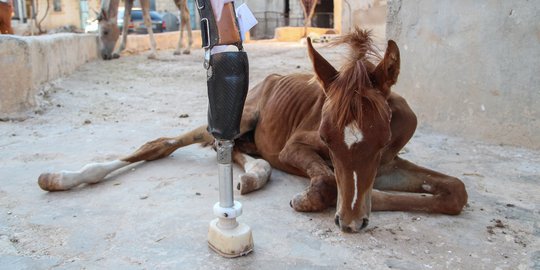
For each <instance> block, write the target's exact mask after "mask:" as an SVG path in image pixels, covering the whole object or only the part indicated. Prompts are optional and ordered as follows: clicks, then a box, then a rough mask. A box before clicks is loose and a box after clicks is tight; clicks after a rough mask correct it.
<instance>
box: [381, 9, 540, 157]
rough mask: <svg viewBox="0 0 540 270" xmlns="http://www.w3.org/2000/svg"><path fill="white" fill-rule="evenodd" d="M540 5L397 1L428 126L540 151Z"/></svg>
mask: <svg viewBox="0 0 540 270" xmlns="http://www.w3.org/2000/svg"><path fill="white" fill-rule="evenodd" d="M539 14H540V1H505V0H493V1H466V0H441V1H431V0H416V1H405V0H391V1H390V0H389V1H388V15H387V27H386V34H387V38H388V39H394V40H396V41H397V43H398V45H399V47H400V49H401V61H402V62H401V75H400V77H399V81H398V84H397V85H396V87H395V88H394V90H395V91H397V92H399V93H401V94H402V95H403V96H405V97H406V98H407V99H408V101H409V103H410V105H411V106H412V108H413V109H414V110H415V111H416V112H417V114H418V116H419V122H420V125H421V126H423V127H427V128H433V129H434V130H437V131H441V132H448V133H451V134H454V135H458V136H464V137H468V138H474V139H481V140H485V141H489V142H492V143H497V144H510V145H518V146H524V147H530V148H534V149H540V121H539V118H540V75H539V74H540V24H539V18H540V17H539V16H540V15H539Z"/></svg>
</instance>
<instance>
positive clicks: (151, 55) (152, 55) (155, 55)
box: [148, 53, 157, 60]
mask: <svg viewBox="0 0 540 270" xmlns="http://www.w3.org/2000/svg"><path fill="white" fill-rule="evenodd" d="M148 59H152V60H155V59H157V54H155V53H151V54H149V55H148Z"/></svg>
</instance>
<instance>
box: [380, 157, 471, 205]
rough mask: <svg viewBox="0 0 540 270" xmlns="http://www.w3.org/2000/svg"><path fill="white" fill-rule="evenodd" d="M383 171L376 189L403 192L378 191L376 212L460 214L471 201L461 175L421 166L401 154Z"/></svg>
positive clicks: (382, 169)
mask: <svg viewBox="0 0 540 270" xmlns="http://www.w3.org/2000/svg"><path fill="white" fill-rule="evenodd" d="M380 170H381V172H380V174H379V176H378V177H377V179H376V183H375V188H377V189H379V190H390V191H400V193H392V192H384V191H378V192H374V193H373V195H372V196H373V197H372V200H373V203H372V206H373V210H374V211H425V212H430V213H441V214H449V215H457V214H459V213H460V212H461V210H462V209H463V207H464V206H465V204H466V203H467V191H466V190H465V185H464V184H463V182H462V181H461V180H459V179H458V178H455V177H451V176H448V175H445V174H442V173H439V172H436V171H432V170H429V169H426V168H423V167H420V166H418V165H416V164H413V163H411V162H409V161H407V160H404V159H401V158H399V157H396V158H395V159H394V160H393V161H392V162H390V163H388V164H386V165H385V166H384V168H380ZM374 191H375V190H374ZM401 192H408V193H401ZM411 192H412V193H411ZM426 193H430V194H426Z"/></svg>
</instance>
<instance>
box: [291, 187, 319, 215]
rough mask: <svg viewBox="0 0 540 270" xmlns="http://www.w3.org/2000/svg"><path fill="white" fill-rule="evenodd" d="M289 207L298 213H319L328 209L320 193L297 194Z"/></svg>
mask: <svg viewBox="0 0 540 270" xmlns="http://www.w3.org/2000/svg"><path fill="white" fill-rule="evenodd" d="M308 194H309V195H308ZM289 205H290V206H291V207H292V208H293V209H294V210H296V211H298V212H319V211H322V210H324V209H326V208H327V207H328V205H326V204H325V203H324V202H323V199H322V196H321V195H320V194H319V193H317V192H306V191H304V192H302V193H298V194H296V195H295V196H294V198H293V199H292V200H291V202H290V203H289Z"/></svg>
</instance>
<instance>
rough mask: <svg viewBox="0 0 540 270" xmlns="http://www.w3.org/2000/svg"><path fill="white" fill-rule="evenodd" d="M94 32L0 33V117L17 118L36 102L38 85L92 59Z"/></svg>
mask: <svg viewBox="0 0 540 270" xmlns="http://www.w3.org/2000/svg"><path fill="white" fill-rule="evenodd" d="M97 55H98V50H97V38H96V36H95V35H81V34H55V35H44V36H34V37H20V36H10V35H2V36H0V66H1V67H2V68H0V78H1V80H0V96H1V97H2V98H0V118H2V119H9V118H21V117H24V115H25V113H26V112H28V111H29V110H31V109H34V108H36V107H37V106H38V105H39V100H38V98H37V94H38V92H39V89H40V86H41V85H42V84H43V83H45V82H48V81H51V80H54V79H57V78H59V77H61V76H65V75H68V74H70V73H71V72H73V70H75V69H76V68H77V67H79V66H80V65H82V64H84V63H86V62H88V61H90V60H92V59H96V58H97Z"/></svg>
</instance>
